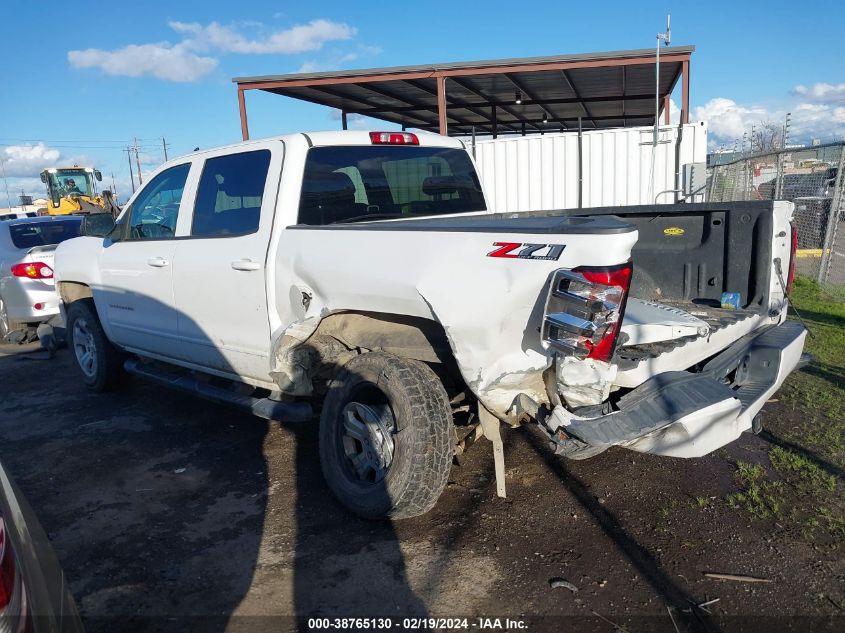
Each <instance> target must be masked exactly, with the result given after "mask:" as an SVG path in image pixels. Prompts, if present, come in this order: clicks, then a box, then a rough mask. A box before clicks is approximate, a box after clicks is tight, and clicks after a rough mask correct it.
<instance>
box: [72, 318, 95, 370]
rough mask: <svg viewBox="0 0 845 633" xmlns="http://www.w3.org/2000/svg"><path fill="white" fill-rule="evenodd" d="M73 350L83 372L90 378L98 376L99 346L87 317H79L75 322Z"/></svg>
mask: <svg viewBox="0 0 845 633" xmlns="http://www.w3.org/2000/svg"><path fill="white" fill-rule="evenodd" d="M73 352H74V354H75V355H76V362H77V363H78V364H79V368H80V369H81V370H82V373H83V374H85V375H86V376H87V377H88V378H93V377H94V376H96V374H97V348H96V346H95V345H94V337H93V335H92V334H91V332H90V330H89V329H88V323H87V322H86V321H85V319H77V320H76V321H75V322H74V324H73Z"/></svg>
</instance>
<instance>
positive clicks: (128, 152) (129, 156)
mask: <svg viewBox="0 0 845 633" xmlns="http://www.w3.org/2000/svg"><path fill="white" fill-rule="evenodd" d="M126 158H127V159H128V160H129V180H131V181H132V193H135V175H134V174H133V173H132V148H131V147H127V148H126Z"/></svg>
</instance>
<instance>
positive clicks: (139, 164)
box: [134, 136, 144, 187]
mask: <svg viewBox="0 0 845 633" xmlns="http://www.w3.org/2000/svg"><path fill="white" fill-rule="evenodd" d="M134 149H135V164H136V165H137V167H138V186H139V187H140V186H141V185H143V184H144V179H143V177H142V176H141V157H140V155H139V154H138V137H137V136H136V137H135V145H134Z"/></svg>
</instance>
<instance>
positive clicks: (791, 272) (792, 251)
mask: <svg viewBox="0 0 845 633" xmlns="http://www.w3.org/2000/svg"><path fill="white" fill-rule="evenodd" d="M789 226H790V228H791V229H792V246H791V249H790V252H789V272H788V273H787V275H786V294H787V295H788V294H789V293H790V292H792V284H793V282H794V281H795V258H796V255H797V253H798V227H797V226H795V223H794V222H790V223H789Z"/></svg>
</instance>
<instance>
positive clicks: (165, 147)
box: [161, 136, 167, 163]
mask: <svg viewBox="0 0 845 633" xmlns="http://www.w3.org/2000/svg"><path fill="white" fill-rule="evenodd" d="M161 148H162V149H163V150H164V162H165V163H166V162H167V141H165V140H164V137H163V136H162V137H161Z"/></svg>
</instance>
